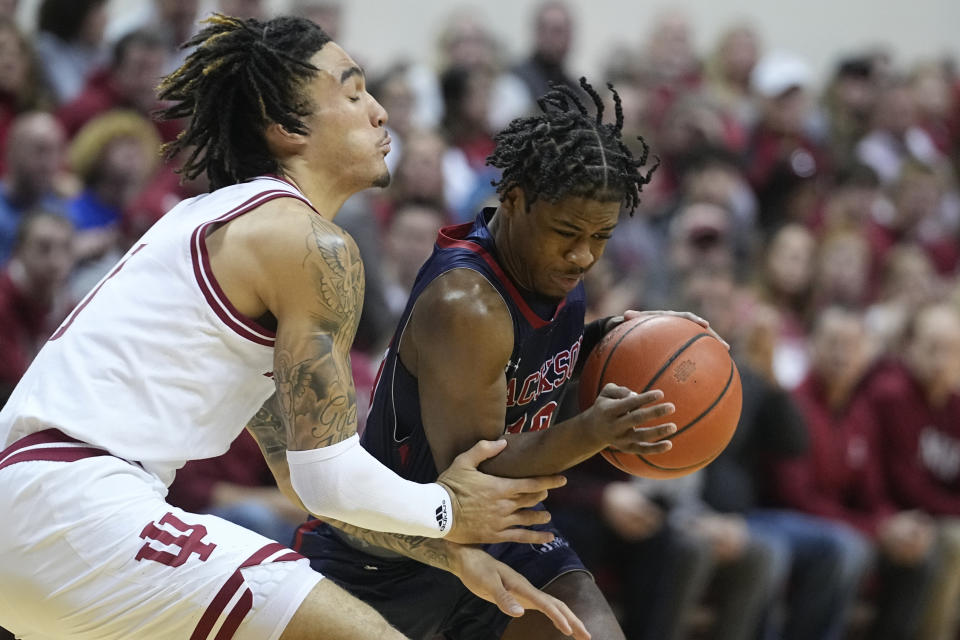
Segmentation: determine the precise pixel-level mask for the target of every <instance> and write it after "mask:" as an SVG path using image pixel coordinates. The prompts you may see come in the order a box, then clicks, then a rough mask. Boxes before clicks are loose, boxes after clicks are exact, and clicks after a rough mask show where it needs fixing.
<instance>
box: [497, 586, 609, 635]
mask: <svg viewBox="0 0 960 640" xmlns="http://www.w3.org/2000/svg"><path fill="white" fill-rule="evenodd" d="M510 589H511V591H513V592H514V593H515V594H516V595H517V597H518V599H519V600H520V601H521V602H523V603H524V604H525V605H526V607H527V608H528V609H536V610H537V611H539V612H541V613H542V614H543V615H545V616H547V617H548V618H550V621H551V622H553V626H555V627H556V628H557V630H558V631H560V633H562V634H563V635H565V636H573V637H575V638H579V639H582V640H588V639H589V638H590V634H589V633H588V632H587V628H586V627H585V626H584V625H583V622H581V621H580V618H578V617H577V616H576V615H575V614H574V613H573V611H571V610H570V608H569V607H568V606H567V605H565V604H564V603H563V602H561V601H560V600H557V599H556V598H554V597H553V596H550V595H547V594H546V593H544V592H543V591H540V590H539V589H537V588H535V587H534V586H533V585H531V584H530V583H529V582H527V581H526V580H525V579H520V580H515V581H511V585H510Z"/></svg>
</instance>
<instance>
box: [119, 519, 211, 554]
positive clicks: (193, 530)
mask: <svg viewBox="0 0 960 640" xmlns="http://www.w3.org/2000/svg"><path fill="white" fill-rule="evenodd" d="M158 525H160V526H163V525H167V526H168V527H172V528H173V529H175V530H177V531H178V532H181V533H182V534H183V535H174V534H172V533H170V532H169V531H167V530H166V529H161V528H160V526H158ZM206 535H207V528H206V527H205V526H203V525H202V524H186V523H184V522H183V521H182V520H180V518H178V517H176V516H175V515H173V514H172V513H167V514H165V515H164V516H163V517H162V518H160V519H159V520H158V521H157V522H156V523H153V522H151V523H149V524H148V525H147V526H145V527H144V528H143V531H141V532H140V537H141V538H143V539H144V540H147V543H146V544H145V545H143V546H142V547H140V551H138V552H137V558H136V559H137V560H153V561H154V562H159V563H160V564H165V565H169V566H171V567H179V566H180V565H182V564H184V563H185V562H186V561H187V560H189V559H190V556H191V555H192V554H194V553H195V554H197V556H198V557H199V559H200V560H201V561H202V560H206V559H207V558H209V557H210V554H211V553H213V550H214V549H216V548H217V545H215V544H213V543H210V542H204V541H203V538H204V537H205V536H206ZM151 540H153V541H156V542H158V543H160V545H165V546H168V547H176V548H177V549H179V551H178V552H177V553H176V554H174V553H171V552H169V551H165V550H163V549H158V548H157V547H154V546H151V544H150V541H151Z"/></svg>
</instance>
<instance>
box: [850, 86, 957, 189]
mask: <svg viewBox="0 0 960 640" xmlns="http://www.w3.org/2000/svg"><path fill="white" fill-rule="evenodd" d="M872 115H873V117H872V118H871V123H870V129H869V130H868V131H867V133H866V135H864V137H863V138H861V139H860V141H859V142H858V143H857V145H856V149H855V152H856V155H857V158H858V159H859V160H860V162H863V163H864V164H866V165H869V166H870V167H871V168H872V169H873V170H874V171H876V172H877V175H879V176H880V179H881V180H882V181H883V182H884V184H890V183H892V182H894V181H895V180H897V178H898V177H899V176H900V174H901V170H902V167H903V165H904V163H905V162H907V161H911V160H912V161H915V162H918V163H920V164H924V165H927V166H930V167H934V166H937V165H939V164H941V163H942V162H943V161H944V157H943V156H942V155H941V154H940V152H939V151H938V150H937V145H936V143H935V142H934V141H933V138H931V136H930V134H929V133H927V132H926V131H925V130H924V129H923V128H922V127H921V126H920V121H919V113H918V110H917V101H916V97H915V96H914V95H913V90H912V88H911V86H910V84H909V83H908V82H907V81H906V80H904V79H896V80H895V81H893V82H892V83H891V84H890V85H889V86H885V87H883V88H882V89H881V90H880V94H879V95H878V97H877V102H876V106H875V108H874V111H873V114H872Z"/></svg>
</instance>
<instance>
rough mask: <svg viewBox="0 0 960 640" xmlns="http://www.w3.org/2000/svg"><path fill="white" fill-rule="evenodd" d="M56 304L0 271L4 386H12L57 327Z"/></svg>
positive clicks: (0, 364) (0, 384)
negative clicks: (43, 300)
mask: <svg viewBox="0 0 960 640" xmlns="http://www.w3.org/2000/svg"><path fill="white" fill-rule="evenodd" d="M51 313H52V307H51V306H50V305H46V304H42V303H39V302H37V301H36V300H34V299H33V298H31V297H30V296H28V295H26V294H25V293H24V292H23V291H21V290H20V289H19V288H18V287H17V285H16V284H15V283H14V282H13V280H12V279H11V278H10V273H9V272H8V271H7V270H3V271H0V387H6V388H8V389H12V388H13V387H15V386H16V385H17V383H18V382H19V381H20V378H21V377H23V374H24V373H26V371H27V367H28V366H30V363H31V362H32V361H33V358H34V356H36V355H37V352H38V351H39V350H40V347H42V346H43V343H44V342H46V340H47V338H49V337H50V334H52V333H53V330H54V329H55V328H56V326H55V325H53V319H52V318H51Z"/></svg>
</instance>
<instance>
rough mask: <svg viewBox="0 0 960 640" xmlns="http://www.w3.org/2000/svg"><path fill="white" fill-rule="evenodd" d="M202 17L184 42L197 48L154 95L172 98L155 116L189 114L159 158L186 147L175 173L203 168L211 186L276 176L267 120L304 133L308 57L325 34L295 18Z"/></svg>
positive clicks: (191, 175) (190, 173) (309, 71)
mask: <svg viewBox="0 0 960 640" xmlns="http://www.w3.org/2000/svg"><path fill="white" fill-rule="evenodd" d="M205 22H206V24H207V26H206V27H204V28H203V29H202V30H201V31H200V32H199V33H198V34H197V35H195V36H194V37H193V38H192V39H191V40H189V41H188V42H187V43H186V44H184V47H185V48H186V47H196V49H195V50H194V51H193V52H192V53H191V54H190V55H189V56H188V57H187V59H186V61H185V62H184V63H183V65H182V66H181V67H180V68H179V69H177V70H176V71H174V72H173V73H171V74H170V75H168V76H167V77H166V78H164V79H163V81H162V82H161V84H160V88H159V96H160V98H161V99H162V100H170V101H172V102H173V103H174V104H173V105H172V106H170V107H168V108H166V109H163V110H162V111H160V112H159V116H160V118H162V119H166V120H174V119H179V118H189V124H188V125H187V128H186V129H185V130H184V131H183V133H181V134H180V136H179V137H178V138H177V139H176V140H174V141H173V142H171V143H169V144H167V145H165V147H164V152H165V154H166V157H167V158H168V159H169V158H172V157H173V156H175V155H177V154H178V153H180V152H181V151H183V150H185V149H187V148H188V147H193V150H192V152H190V155H189V156H188V157H187V159H186V161H185V162H184V164H183V166H182V168H181V169H180V172H181V173H182V174H183V175H184V176H186V177H187V178H195V177H197V176H198V175H200V174H201V173H204V172H206V174H207V177H208V178H209V180H210V186H211V188H213V189H218V188H220V187H223V186H226V185H230V184H236V183H238V182H243V181H244V180H246V179H249V178H252V177H255V176H258V175H263V174H266V173H279V172H280V166H279V163H278V162H277V160H276V158H274V157H273V155H272V154H271V153H270V150H269V148H268V147H267V141H266V137H265V135H264V133H265V131H266V128H267V126H268V125H270V124H271V123H277V124H279V125H281V126H283V127H284V128H285V129H287V130H288V131H291V132H294V133H300V134H303V133H306V132H307V128H306V125H305V124H304V122H303V118H304V117H305V116H307V115H309V114H310V112H311V109H312V106H313V105H312V104H311V102H310V100H309V98H308V96H307V94H306V92H305V91H304V86H305V84H306V82H307V81H308V80H309V79H310V78H312V77H313V76H314V75H315V74H316V73H317V71H318V69H317V68H316V67H315V66H314V65H312V64H310V62H309V60H310V58H311V57H312V56H313V55H314V54H315V53H316V52H317V51H319V50H320V49H322V48H323V46H324V45H326V44H327V43H328V42H330V37H329V36H328V35H327V34H326V33H325V32H324V31H323V29H321V28H320V27H319V26H317V25H316V24H315V23H313V22H311V21H310V20H306V19H304V18H296V17H287V16H284V17H279V18H274V19H272V20H268V21H265V22H261V21H259V20H255V19H252V18H249V19H241V18H234V17H229V16H225V15H222V14H214V15H213V16H211V17H210V18H208V19H207V20H206V21H205Z"/></svg>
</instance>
